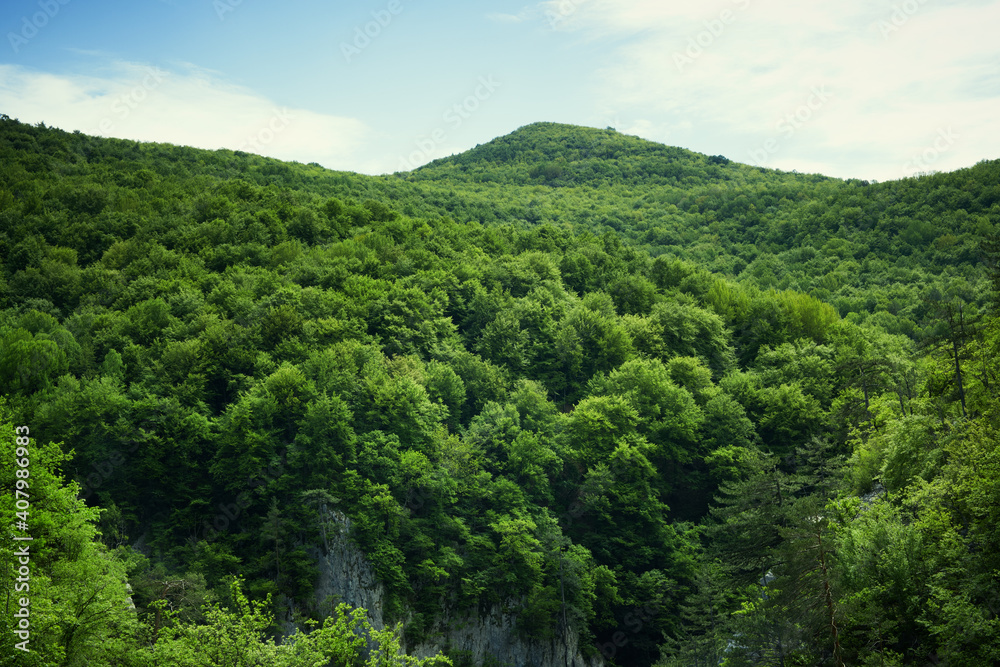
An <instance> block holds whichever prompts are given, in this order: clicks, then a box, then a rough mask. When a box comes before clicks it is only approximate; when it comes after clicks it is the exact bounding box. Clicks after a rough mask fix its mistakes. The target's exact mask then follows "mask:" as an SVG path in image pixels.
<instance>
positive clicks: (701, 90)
mask: <svg viewBox="0 0 1000 667" xmlns="http://www.w3.org/2000/svg"><path fill="white" fill-rule="evenodd" d="M0 28H2V31H3V36H4V39H3V43H2V44H0V113H6V114H8V115H10V116H12V117H16V118H19V119H20V120H22V121H25V122H30V123H37V122H45V123H47V124H49V125H54V126H57V127H61V128H63V129H67V130H80V131H83V132H87V133H90V134H101V135H105V136H116V137H124V138H129V139H137V140H144V141H165V142H170V143H175V144H184V145H192V146H198V147H202V148H209V149H215V148H223V147H224V148H232V149H242V150H247V151H251V152H258V153H262V154H265V155H270V156H273V157H278V158H281V159H285V160H298V161H300V162H318V163H320V164H322V165H323V166H326V167H329V168H332V169H345V170H351V171H358V172H362V173H371V174H375V173H388V172H394V171H400V170H405V169H409V168H413V167H416V166H419V165H420V164H423V163H425V162H428V161H429V160H431V159H434V158H437V157H442V156H445V155H450V154H452V153H457V152H461V151H464V150H467V149H469V148H472V147H474V146H475V145H476V144H479V143H484V142H486V141H489V140H490V139H492V138H494V137H496V136H500V135H503V134H507V133H509V132H511V131H513V130H515V129H516V128H518V127H520V126H522V125H525V124H528V123H531V122H535V121H556V122H563V123H573V124H580V125H588V126H593V127H602V128H603V127H606V126H612V127H615V128H617V129H618V130H619V131H622V132H626V133H629V134H634V135H638V136H641V137H644V138H647V139H651V140H654V141H659V142H663V143H667V144H671V145H676V146H682V147H684V148H689V149H691V150H695V151H699V152H702V153H708V154H722V155H726V156H727V157H729V158H731V159H733V160H737V161H740V162H747V163H756V164H761V165H763V166H768V167H777V168H781V169H788V170H791V169H796V170H798V171H800V172H818V173H823V174H827V175H832V176H839V177H844V178H848V177H857V178H869V179H877V180H890V179H896V178H903V177H906V176H911V175H914V174H916V173H920V172H926V171H949V170H953V169H957V168H960V167H965V166H970V165H972V164H975V163H976V162H978V161H979V160H982V159H995V158H1000V39H997V38H996V33H997V29H998V28H1000V0H886V1H882V0H841V1H840V2H836V3H833V2H827V3H810V4H807V3H804V2H792V1H790V0H710V1H708V2H704V1H703V2H689V1H686V0H685V1H675V2H670V1H665V0H551V1H547V2H527V3H526V2H523V1H522V2H487V3H478V4H477V3H468V2H467V3H460V2H454V1H450V0H449V1H444V2H433V3H432V2H430V0H364V1H360V2H316V1H314V0H298V1H291V2H280V3H279V2H266V1H265V0H139V1H138V2H136V1H132V2H125V1H119V2H111V1H101V0H6V1H5V2H4V3H3V7H2V9H0Z"/></svg>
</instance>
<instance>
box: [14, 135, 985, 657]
mask: <svg viewBox="0 0 1000 667" xmlns="http://www.w3.org/2000/svg"><path fill="white" fill-rule="evenodd" d="M998 176H1000V161H992V162H984V163H980V164H978V165H975V166H974V167H970V168H969V169H964V170H960V171H957V172H953V173H950V174H935V175H929V176H923V177H919V178H913V179H906V180H901V181H893V182H889V183H865V182H861V181H841V180H838V179H831V178H826V177H822V176H817V175H803V174H795V173H784V172H779V171H774V170H766V169H759V168H757V167H752V166H747V165H741V164H737V163H735V162H732V161H728V160H726V159H725V158H724V157H722V156H704V155H699V154H697V153H693V152H690V151H685V150H682V149H679V148H671V147H666V146H662V145H659V144H655V143H653V142H648V141H643V140H641V139H638V138H635V137H629V136H626V135H622V134H620V133H617V132H615V131H612V130H595V129H588V128H578V127H573V126H567V125H558V124H552V123H540V124H535V125H530V126H527V127H524V128H521V129H520V130H517V131H516V132H514V133H512V134H511V135H508V136H506V137H501V138H498V139H496V140H494V141H492V142H489V143H487V144H484V145H482V146H479V147H477V148H475V149H473V150H472V151H469V152H467V153H464V154H462V155H458V156H453V157H451V158H446V159H443V160H438V161H435V162H433V163H431V164H429V165H427V166H425V167H422V168H421V169H418V170H415V171H414V172H411V173H400V174H393V175H389V176H380V177H370V176H361V175H357V174H352V173H347V172H333V171H329V170H326V169H323V168H322V167H321V166H319V165H315V164H311V165H303V164H298V163H283V162H280V161H277V160H272V159H267V158H262V157H260V156H255V155H249V154H245V153H237V152H233V151H228V150H220V151H204V150H196V149H191V148H185V147H179V146H172V145H167V144H148V143H138V142H132V141H124V140H115V139H100V138H95V137H89V136H86V135H82V134H79V133H66V132H63V131H60V130H58V129H55V128H49V127H45V126H43V125H38V126H28V125H25V124H23V123H19V122H17V121H15V120H11V119H9V118H6V117H3V118H0V262H2V264H0V391H2V401H0V422H2V424H3V430H4V431H5V432H7V433H14V435H15V437H11V438H4V439H3V440H2V446H3V453H2V467H0V477H2V484H3V488H4V489H5V491H4V494H3V495H2V502H3V505H2V507H3V510H4V511H5V512H8V515H9V516H12V517H15V519H13V520H14V521H15V523H14V525H13V527H12V528H11V529H10V532H11V533H12V534H13V535H15V536H16V537H26V536H30V537H31V538H32V540H31V546H30V549H31V561H30V563H31V564H30V566H25V567H30V572H31V576H32V577H33V578H32V580H31V591H30V593H31V596H32V597H31V599H30V604H28V605H25V604H15V605H10V606H8V607H7V608H6V609H5V611H3V613H2V616H0V618H2V619H3V624H4V632H3V633H2V637H3V639H2V642H4V643H3V655H15V653H13V652H14V651H16V650H18V649H17V648H16V646H15V645H16V643H17V642H18V641H21V640H24V641H28V640H27V639H24V638H23V637H21V636H20V635H18V634H16V633H17V632H27V633H28V634H29V635H30V642H31V648H32V651H33V656H32V659H34V660H35V661H36V664H74V663H73V662H72V661H73V660H76V661H77V663H80V664H82V661H89V662H90V663H91V664H109V665H111V664H114V665H135V666H139V665H148V664H178V665H196V664H204V662H205V661H208V662H209V663H211V664H217V663H219V662H220V661H221V659H222V658H221V657H211V656H222V655H224V654H226V652H230V651H235V650H236V649H237V648H238V649H239V650H240V651H241V653H240V655H244V656H251V657H247V658H246V660H245V662H247V663H249V664H253V662H252V660H256V661H257V662H258V663H263V664H280V665H289V666H290V665H304V664H322V661H334V662H335V664H340V663H343V664H364V663H365V660H367V659H368V657H371V656H372V655H375V653H374V652H376V651H377V650H378V647H383V648H384V650H386V651H390V652H394V651H395V650H396V648H398V647H403V648H405V649H406V650H409V651H411V652H414V653H417V654H419V655H421V656H425V658H426V662H425V663H424V664H428V665H430V664H445V663H443V662H441V661H438V662H437V663H435V662H434V660H435V658H432V657H431V654H432V653H436V652H438V651H441V652H442V653H443V654H445V655H447V656H448V660H450V661H451V662H452V663H453V664H455V665H469V664H477V665H482V664H494V665H495V664H497V663H498V662H504V661H506V662H526V661H536V662H539V663H541V664H543V665H555V664H564V663H566V662H571V663H573V664H577V665H580V664H588V665H608V666H610V665H643V666H645V665H652V664H663V665H666V664H671V665H674V664H704V663H705V661H706V660H707V661H708V662H711V663H712V664H718V663H719V661H720V660H721V659H723V658H725V659H727V660H728V661H729V662H731V663H733V664H765V663H767V662H768V661H769V660H771V659H772V658H774V660H785V661H786V664H790V663H793V662H794V663H796V664H824V663H825V662H837V660H842V661H843V662H844V663H845V664H847V663H850V664H854V663H860V662H862V661H864V660H869V661H871V660H878V661H882V660H884V661H886V662H888V663H893V664H911V663H917V662H921V661H922V662H921V664H925V663H927V662H930V661H935V660H942V661H949V662H955V663H956V664H957V663H959V662H962V663H963V664H991V661H993V660H995V659H996V658H997V655H998V652H1000V645H998V644H997V639H996V638H997V637H998V636H1000V632H998V631H997V630H998V624H1000V620H998V617H997V609H998V608H997V604H996V603H997V600H996V596H995V591H996V590H1000V580H998V578H997V572H1000V560H998V558H1000V557H998V555H997V554H1000V537H998V531H997V530H996V518H997V516H996V508H997V507H1000V482H998V480H1000V471H998V470H997V465H996V461H997V460H998V459H997V451H1000V450H998V449H997V447H998V442H1000V434H998V433H997V427H996V424H998V423H1000V405H998V395H997V387H998V386H1000V369H998V367H997V359H1000V354H998V353H1000V317H998V315H997V312H996V308H995V303H996V301H997V299H998V294H997V292H996V288H995V285H996V284H997V282H996V281H997V280H998V275H1000V274H998V271H997V265H996V259H997V254H998V247H1000V245H998V243H997V235H998V223H1000V186H998V183H1000V178H998ZM19 438H20V439H19ZM19 448H20V449H19ZM22 461H23V462H24V463H22ZM18 491H19V492H21V493H22V494H28V497H27V498H25V497H23V495H18V494H17V493H16V492H18ZM26 503H27V504H26ZM29 510H30V511H29ZM18 512H21V513H23V518H22V517H20V516H18V514H17V513H18ZM19 548H22V546H21V544H20V541H17V542H15V541H8V542H7V543H6V544H4V545H0V560H2V563H3V567H2V569H0V576H3V577H4V581H5V586H9V587H10V588H8V590H14V586H16V585H17V583H18V582H17V576H21V575H19V574H18V573H19V572H20V570H19V569H18V568H20V567H21V566H22V563H21V562H20V561H18V560H17V558H19V556H18V553H17V550H18V549H19ZM126 583H127V584H128V585H129V586H130V587H131V594H129V593H128V592H127V591H128V590H129V589H127V588H126ZM19 592H20V591H19ZM14 599H15V598H14V597H12V600H14ZM25 599H27V598H25ZM16 601H17V602H20V600H19V599H18V600H16ZM338 602H345V603H349V604H350V605H352V606H354V605H361V606H367V608H368V609H367V612H357V613H356V614H355V615H353V616H352V615H351V613H353V612H349V611H348V610H347V609H346V608H343V609H341V610H340V611H338V609H337V604H338ZM130 605H132V607H130ZM132 608H134V610H135V611H134V612H133V611H131V609H132ZM24 609H28V610H29V611H28V612H24V611H23V610H24ZM26 613H27V614H29V615H30V630H22V629H19V627H20V626H19V624H20V620H19V619H20V618H22V617H24V616H23V615H24V614H26ZM18 615H20V616H18ZM314 622H315V623H317V624H319V626H318V627H315V629H312V630H310V628H312V627H313V626H311V625H310V624H311V623H314ZM397 622H398V623H400V624H401V626H400V629H399V631H398V633H397V632H394V631H393V630H392V628H393V627H395V624H396V623H397ZM70 627H71V628H74V630H73V632H69V631H64V629H65V628H70ZM296 628H298V629H301V630H303V632H301V633H299V634H298V635H296V636H294V638H293V637H292V636H291V633H292V632H293V630H294V629H296ZM831 628H836V632H832V631H831ZM57 629H58V630H59V631H57ZM362 634H364V635H367V636H368V637H369V638H370V640H371V641H370V642H368V643H367V644H366V643H365V642H363V641H361V640H360V638H359V637H360V636H361V635H362ZM363 644H364V645H365V646H367V648H364V647H363V646H362V645H363ZM363 649H364V650H363ZM364 651H369V652H370V655H369V656H368V657H366V656H365V655H363V653H364ZM202 657H204V660H201V659H202ZM373 659H374V658H373ZM199 661H201V662H199ZM337 661H339V663H338V662H337ZM699 661H700V662H699ZM397 662H398V661H397Z"/></svg>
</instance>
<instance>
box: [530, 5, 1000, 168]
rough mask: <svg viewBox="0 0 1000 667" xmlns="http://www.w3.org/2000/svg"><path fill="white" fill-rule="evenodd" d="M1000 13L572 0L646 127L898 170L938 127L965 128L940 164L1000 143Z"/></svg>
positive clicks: (809, 163) (673, 139)
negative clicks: (821, 89)
mask: <svg viewBox="0 0 1000 667" xmlns="http://www.w3.org/2000/svg"><path fill="white" fill-rule="evenodd" d="M551 4H552V3H542V4H539V5H537V8H538V9H539V10H542V9H543V8H545V7H547V6H549V5H551ZM998 24H1000V2H997V1H995V0H993V1H989V2H983V1H969V2H956V1H954V0H951V1H948V0H910V1H909V2H907V3H891V2H873V1H871V0H844V1H843V2H840V3H835V4H831V3H827V4H824V5H812V4H805V3H791V2H787V1H784V0H721V1H716V2H712V3H702V2H684V1H678V2H661V1H660V0H576V1H575V11H574V14H573V22H572V24H571V25H569V26H568V27H569V29H572V30H575V31H578V32H580V33H581V34H583V35H585V36H586V37H587V38H588V39H590V40H594V39H599V40H606V43H607V44H608V45H609V48H610V49H611V51H612V53H613V55H612V56H611V57H610V58H609V59H608V62H607V63H606V64H605V66H603V67H602V68H600V69H599V70H597V71H596V72H594V77H593V87H594V91H593V92H594V94H595V96H596V97H597V98H598V99H599V100H600V105H601V108H602V109H603V110H604V112H605V113H608V114H620V115H622V116H624V117H626V118H628V119H629V120H628V124H629V125H632V126H633V127H635V128H637V129H639V128H641V130H642V133H643V134H642V136H646V137H647V138H650V139H654V140H659V141H664V142H667V143H675V144H680V145H687V146H689V147H692V148H695V149H696V150H710V149H711V147H712V145H716V146H719V147H720V150H721V149H722V147H726V150H728V151H729V152H730V153H732V154H731V155H730V157H731V158H733V159H736V160H739V161H741V162H749V161H751V159H750V157H751V153H752V152H753V151H755V150H758V148H759V146H761V145H762V144H763V143H764V142H767V141H769V140H771V139H774V140H776V141H777V140H778V139H781V140H782V141H780V142H779V148H778V149H777V150H774V151H773V152H771V153H769V154H768V160H767V166H773V167H780V168H785V169H793V168H795V169H799V170H800V171H801V170H805V169H809V170H814V169H816V170H820V171H824V172H825V173H828V174H832V175H839V176H845V177H846V176H859V177H869V178H871V177H874V178H879V179H889V178H899V177H902V176H904V175H906V174H905V173H902V171H901V165H902V164H903V163H904V162H905V161H906V160H907V159H908V158H909V157H910V156H911V154H912V153H913V152H915V151H916V152H919V151H921V150H922V149H923V148H924V147H925V145H926V142H927V141H928V140H931V141H933V139H934V136H935V133H936V132H937V131H938V129H939V128H941V127H947V126H954V127H955V128H958V127H959V126H961V127H962V128H963V131H962V132H959V134H960V135H961V139H960V140H958V141H957V142H956V144H955V145H954V147H953V148H952V149H951V150H949V151H948V153H947V154H945V155H942V156H941V157H940V159H939V160H937V161H936V162H935V164H933V168H935V169H940V170H947V169H952V168H957V167H961V166H967V165H969V164H972V163H975V162H976V161H978V160H980V159H983V158H986V157H996V156H997V155H1000V133H998V132H997V130H998V129H1000V128H998V126H997V124H998V121H997V120H996V118H997V117H998V116H1000V113H998V112H1000V105H998V102H1000V69H998V67H997V65H996V63H997V62H1000V43H998V42H997V40H996V39H995V35H994V33H995V26H997V25H998ZM817 86H825V87H826V90H828V91H829V92H830V99H829V100H828V101H827V102H826V103H825V104H824V105H823V108H822V109H809V108H808V106H806V107H805V109H806V110H803V105H808V104H809V96H810V94H811V92H810V91H812V90H813V89H814V88H815V87H817ZM796 114H798V117H799V118H800V119H803V118H804V119H805V122H799V123H797V125H798V126H797V127H795V128H794V129H795V130H796V131H795V132H794V133H789V132H788V127H789V126H788V124H787V119H788V117H789V115H792V117H793V118H794V117H795V115H796ZM783 121H784V123H785V124H784V125H783V124H782V123H783ZM706 137H709V141H706ZM757 154H758V155H759V152H758V153H757Z"/></svg>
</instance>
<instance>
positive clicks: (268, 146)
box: [0, 62, 372, 169]
mask: <svg viewBox="0 0 1000 667" xmlns="http://www.w3.org/2000/svg"><path fill="white" fill-rule="evenodd" d="M0 98H2V99H3V100H4V108H3V110H2V111H3V113H6V114H7V115H9V116H11V117H16V118H19V119H21V120H22V121H24V122H40V121H44V122H45V123H46V124H48V125H52V126H55V127H59V128H62V129H65V130H69V131H71V130H80V131H81V132H84V133H86V134H95V135H101V136H108V137H119V138H125V139H134V140H138V141H158V142H167V143H173V144H180V145H185V146H194V147H198V148H207V149H218V148H229V149H233V150H244V151H247V152H251V153H259V154H262V155H267V156H269V157H275V158H279V159H282V160H297V161H299V162H318V163H319V164H322V165H323V166H325V167H329V168H332V169H358V168H359V163H360V162H361V159H360V156H359V154H360V151H361V149H362V148H363V147H364V142H365V141H366V139H368V138H369V137H370V136H371V134H372V133H371V130H370V129H369V128H368V127H367V126H366V125H365V124H364V123H362V122H361V121H359V120H355V119H352V118H343V117H338V116H331V115H327V114H321V113H317V112H314V111H309V110H306V109H298V108H294V107H292V108H288V107H285V106H283V105H281V104H280V103H276V102H274V101H271V100H268V99H265V98H263V97H261V96H260V95H258V94H256V93H254V92H253V91H250V90H247V89H245V88H241V87H239V86H234V85H231V84H228V83H225V82H224V81H221V80H220V79H219V78H217V76H216V75H215V74H214V73H212V72H210V71H207V70H203V69H199V68H197V67H195V66H192V65H178V66H175V67H173V68H172V69H171V70H163V69H160V68H158V67H153V66H147V65H142V64H137V63H127V62H113V63H111V64H110V65H109V66H108V67H107V68H106V69H105V71H104V72H103V73H102V74H101V75H98V76H80V75H58V74H49V73H42V72H36V71H33V70H29V69H25V68H22V67H19V66H15V65H0Z"/></svg>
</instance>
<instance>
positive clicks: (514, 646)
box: [316, 511, 604, 667]
mask: <svg viewBox="0 0 1000 667" xmlns="http://www.w3.org/2000/svg"><path fill="white" fill-rule="evenodd" d="M327 519H328V523H327V526H330V527H331V528H330V529H329V530H327V533H326V544H325V548H324V549H322V550H317V553H316V557H317V559H318V561H319V572H320V575H319V582H318V584H317V586H316V601H317V604H320V605H323V604H328V602H329V600H331V599H332V600H333V601H334V604H337V603H339V602H346V603H347V604H349V605H351V606H353V607H363V608H364V609H366V610H367V611H368V621H369V622H370V623H371V624H372V626H373V627H375V628H376V629H379V630H381V629H383V628H385V619H384V618H383V615H382V610H383V608H384V605H383V601H384V598H385V588H384V586H383V585H382V583H381V582H380V581H378V579H377V577H376V576H375V571H374V569H373V568H372V566H371V564H370V563H369V562H368V559H367V558H365V555H364V554H363V553H362V552H361V550H360V549H358V547H357V545H355V544H354V543H353V542H352V541H351V540H350V539H349V538H348V532H349V530H350V520H349V519H348V518H347V517H346V516H345V515H344V514H342V513H340V512H336V511H334V512H328V516H327ZM516 620H517V617H516V615H514V614H511V613H505V612H503V611H501V610H499V609H495V610H493V612H491V613H489V614H487V615H484V616H479V615H470V614H458V615H451V614H450V613H449V612H448V610H442V612H441V615H440V616H439V617H438V619H437V620H436V622H435V626H434V630H433V631H432V632H431V633H430V639H429V640H427V641H425V642H423V643H421V644H419V645H416V646H408V647H406V648H407V652H408V653H410V654H412V655H416V656H420V657H424V656H429V655H434V654H435V653H438V652H439V651H441V650H443V649H445V648H449V649H450V650H454V651H463V652H466V654H467V655H469V656H470V657H471V659H472V661H473V662H474V664H476V665H483V664H484V662H485V663H486V664H501V665H511V666H512V667H604V661H603V659H602V658H601V656H600V655H595V656H593V657H591V658H584V657H583V655H582V652H581V651H580V646H579V638H578V636H577V634H576V632H575V631H572V630H571V631H569V632H567V633H566V634H565V636H558V637H555V638H554V639H552V640H550V641H531V640H527V639H525V638H523V637H522V636H520V635H519V634H518V632H517V629H516ZM491 661H492V662H491Z"/></svg>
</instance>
